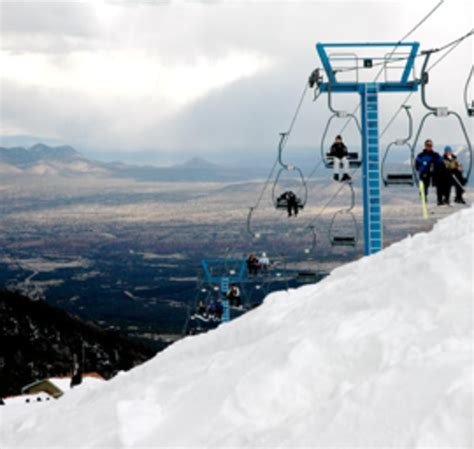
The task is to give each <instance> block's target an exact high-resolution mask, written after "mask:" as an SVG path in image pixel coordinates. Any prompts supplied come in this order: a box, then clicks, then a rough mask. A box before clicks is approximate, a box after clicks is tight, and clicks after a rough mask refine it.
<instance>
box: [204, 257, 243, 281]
mask: <svg viewBox="0 0 474 449" xmlns="http://www.w3.org/2000/svg"><path fill="white" fill-rule="evenodd" d="M200 263H201V268H202V270H203V281H204V282H207V283H209V284H219V285H220V283H221V280H222V279H223V278H227V279H228V282H229V283H230V284H234V283H239V282H243V281H244V280H245V279H246V277H247V262H246V261H245V260H244V259H201V262H200ZM229 267H232V270H233V271H234V272H233V273H231V272H230V271H231V270H230V268H229ZM212 268H216V269H219V273H218V274H215V273H213V272H212Z"/></svg>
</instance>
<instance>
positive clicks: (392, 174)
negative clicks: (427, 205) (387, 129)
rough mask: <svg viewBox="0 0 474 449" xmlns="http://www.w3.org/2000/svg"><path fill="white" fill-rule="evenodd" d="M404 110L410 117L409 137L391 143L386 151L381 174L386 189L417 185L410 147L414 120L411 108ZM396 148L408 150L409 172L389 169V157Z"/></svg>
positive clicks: (406, 107) (405, 107)
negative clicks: (388, 187)
mask: <svg viewBox="0 0 474 449" xmlns="http://www.w3.org/2000/svg"><path fill="white" fill-rule="evenodd" d="M402 108H403V109H404V110H405V112H406V114H407V117H408V136H407V137H405V138H404V139H397V140H395V141H394V142H391V143H390V144H389V145H388V146H387V149H386V150H385V153H384V156H383V159H382V167H381V172H382V180H383V183H384V185H385V186H386V187H387V186H391V185H398V186H400V185H407V186H414V185H415V176H414V174H413V157H412V149H411V147H410V144H409V143H408V142H409V141H410V139H411V137H412V134H413V118H412V116H411V113H410V106H407V105H402ZM396 147H400V148H405V150H407V157H408V159H407V160H408V161H409V168H410V169H409V171H408V170H404V171H402V170H401V168H399V169H398V170H394V168H391V167H390V166H389V167H388V168H387V165H388V164H389V158H388V156H389V154H391V153H392V152H393V150H395V148H396ZM405 163H406V162H405ZM392 165H393V164H392ZM399 165H400V166H401V165H402V163H401V162H399ZM389 170H390V171H389Z"/></svg>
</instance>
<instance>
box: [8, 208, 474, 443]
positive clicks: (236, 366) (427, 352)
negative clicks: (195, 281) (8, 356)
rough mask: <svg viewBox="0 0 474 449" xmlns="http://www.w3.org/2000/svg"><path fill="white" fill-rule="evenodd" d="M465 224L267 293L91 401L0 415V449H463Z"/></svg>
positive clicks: (471, 213)
mask: <svg viewBox="0 0 474 449" xmlns="http://www.w3.org/2000/svg"><path fill="white" fill-rule="evenodd" d="M473 219H474V209H473V208H470V209H466V210H463V211H461V212H459V213H457V214H455V215H452V216H450V217H448V218H446V219H444V220H442V221H441V222H439V223H438V224H437V225H436V226H435V228H434V230H433V231H431V232H430V233H424V234H418V235H415V236H413V237H409V238H407V239H405V240H403V241H402V242H400V243H397V244H394V245H392V246H391V247H390V248H388V249H386V250H384V251H382V252H381V253H379V254H376V255H373V256H370V257H365V258H363V259H361V260H359V261H356V262H353V263H350V264H348V265H346V266H344V267H341V268H339V269H336V270H334V271H333V272H332V273H331V275H330V276H329V277H328V278H326V279H325V280H324V281H322V282H320V283H319V284H316V285H310V286H305V287H302V288H299V289H297V290H291V291H289V292H278V293H274V294H271V295H269V296H268V297H267V299H266V300H265V302H264V304H263V305H262V306H260V307H259V308H257V309H255V310H253V311H252V312H249V313H248V314H246V315H244V316H243V317H241V318H239V319H237V320H235V321H233V322H231V323H228V324H225V325H222V326H221V327H219V328H218V329H216V330H214V331H211V332H208V333H207V334H203V335H199V336H192V337H188V338H185V339H184V340H181V341H179V342H177V343H175V344H173V345H172V346H171V347H169V348H168V349H167V350H166V351H164V352H162V353H160V354H158V355H157V356H156V357H155V358H154V359H153V360H151V361H149V362H148V363H145V364H143V365H142V366H140V367H137V368H135V369H133V370H131V371H130V372H128V373H122V374H120V375H118V376H117V377H116V378H115V379H113V380H112V381H110V382H106V383H105V384H104V385H103V386H100V387H98V388H95V389H94V390H92V391H91V390H89V391H87V390H86V391H81V390H80V389H78V390H77V391H72V392H70V393H69V394H68V395H66V396H65V397H64V398H62V399H59V400H58V401H54V402H53V403H51V402H48V403H47V404H44V405H43V406H42V407H41V408H40V407H36V408H35V409H31V408H28V407H16V408H13V407H12V408H9V407H8V406H5V407H0V447H1V448H2V449H6V448H19V447H47V448H61V449H63V448H69V447H74V448H76V447H77V448H98V447H102V448H103V447H109V448H132V447H133V448H138V447H155V448H159V447H160V448H161V447H166V448H173V447H181V448H182V447H186V448H191V447H192V448H225V447H227V448H229V447H235V448H257V447H258V448H298V447H312V448H313V447H314V448H323V447H324V448H328V447H332V448H348V447H351V448H355V447H357V448H368V447H371V448H377V449H380V448H388V447H399V448H428V447H429V448H432V447H436V448H450V449H452V448H457V449H460V448H472V447H473V339H472V337H473V333H472V329H473V328H472V324H473V283H472V277H473V276H472V275H473V256H472V254H473V234H474V230H473Z"/></svg>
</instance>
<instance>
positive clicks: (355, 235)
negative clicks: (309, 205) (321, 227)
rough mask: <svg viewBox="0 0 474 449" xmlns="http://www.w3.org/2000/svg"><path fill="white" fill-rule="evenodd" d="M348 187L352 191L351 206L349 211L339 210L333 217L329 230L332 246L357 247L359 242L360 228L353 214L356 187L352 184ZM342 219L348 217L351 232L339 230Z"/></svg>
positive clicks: (349, 183)
mask: <svg viewBox="0 0 474 449" xmlns="http://www.w3.org/2000/svg"><path fill="white" fill-rule="evenodd" d="M347 185H348V186H349V187H350V189H351V204H350V206H349V207H348V208H347V209H341V210H338V211H337V212H336V213H335V214H334V215H333V217H332V220H331V223H330V224H329V230H328V234H329V242H330V243H331V246H343V247H344V246H346V247H355V246H357V243H358V241H359V226H358V225H357V219H356V217H355V215H354V213H353V212H352V210H353V209H354V206H355V191H354V186H353V185H352V183H351V182H348V183H347ZM342 217H348V219H347V220H346V221H347V222H348V225H349V228H350V231H349V232H348V231H346V230H345V229H344V230H341V229H340V228H339V223H340V221H341V220H342Z"/></svg>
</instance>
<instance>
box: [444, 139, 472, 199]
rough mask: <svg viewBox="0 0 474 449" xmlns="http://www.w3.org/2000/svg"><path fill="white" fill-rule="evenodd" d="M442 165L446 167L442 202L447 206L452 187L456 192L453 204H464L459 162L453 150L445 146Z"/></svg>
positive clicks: (462, 180) (462, 178) (462, 181)
mask: <svg viewBox="0 0 474 449" xmlns="http://www.w3.org/2000/svg"><path fill="white" fill-rule="evenodd" d="M443 160H444V165H445V166H446V172H445V175H446V180H445V182H444V192H443V201H444V202H445V203H446V204H449V199H450V196H451V188H452V187H453V186H454V188H455V191H456V197H455V198H454V202H455V203H459V204H466V202H465V201H464V198H463V197H462V196H463V194H464V184H465V183H466V181H465V179H464V177H463V175H462V165H461V163H460V162H459V160H458V158H457V157H456V155H455V154H454V153H453V149H452V148H451V147H450V146H449V145H446V146H445V147H444V156H443Z"/></svg>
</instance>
